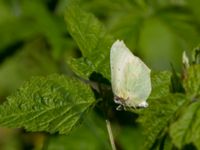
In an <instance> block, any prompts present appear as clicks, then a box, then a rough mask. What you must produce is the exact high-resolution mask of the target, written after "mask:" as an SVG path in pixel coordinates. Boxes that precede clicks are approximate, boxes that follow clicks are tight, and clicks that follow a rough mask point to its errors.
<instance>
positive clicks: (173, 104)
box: [139, 94, 185, 149]
mask: <svg viewBox="0 0 200 150" xmlns="http://www.w3.org/2000/svg"><path fill="white" fill-rule="evenodd" d="M184 101H185V96H184V95H182V94H169V95H167V96H164V97H160V98H157V99H149V107H148V108H147V109H145V110H144V111H142V112H141V116H140V118H139V122H140V123H141V124H142V126H143V128H144V132H145V136H146V140H145V143H144V149H150V148H152V146H153V144H154V143H155V141H156V140H157V139H159V136H161V133H162V132H163V131H164V129H165V128H166V127H167V125H168V123H169V122H170V121H171V120H172V119H173V117H174V115H175V114H176V111H177V110H178V109H179V107H180V106H182V104H183V103H184Z"/></svg>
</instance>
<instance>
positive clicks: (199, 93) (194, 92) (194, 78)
mask: <svg viewBox="0 0 200 150" xmlns="http://www.w3.org/2000/svg"><path fill="white" fill-rule="evenodd" d="M184 87H185V90H186V92H187V94H188V95H189V96H190V98H192V99H193V100H195V99H196V98H199V97H200V65H193V66H191V67H190V68H188V70H187V75H186V79H185V80H184Z"/></svg>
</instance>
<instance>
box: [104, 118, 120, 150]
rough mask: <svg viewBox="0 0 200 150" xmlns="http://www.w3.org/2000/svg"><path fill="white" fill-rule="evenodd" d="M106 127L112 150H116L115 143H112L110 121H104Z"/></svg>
mask: <svg viewBox="0 0 200 150" xmlns="http://www.w3.org/2000/svg"><path fill="white" fill-rule="evenodd" d="M106 127H107V130H108V135H109V139H110V144H111V147H112V150H117V149H116V146H115V141H114V138H113V133H112V129H111V125H110V121H109V120H108V119H106Z"/></svg>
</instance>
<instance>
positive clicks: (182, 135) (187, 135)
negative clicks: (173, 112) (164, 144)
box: [170, 99, 200, 149]
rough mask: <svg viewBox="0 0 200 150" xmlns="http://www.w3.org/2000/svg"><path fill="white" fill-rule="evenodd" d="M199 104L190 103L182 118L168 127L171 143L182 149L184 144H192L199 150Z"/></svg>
mask: <svg viewBox="0 0 200 150" xmlns="http://www.w3.org/2000/svg"><path fill="white" fill-rule="evenodd" d="M199 117H200V103H199V99H198V101H197V102H194V103H192V104H191V105H190V106H189V107H187V108H186V109H185V110H184V112H183V114H182V116H181V117H180V118H179V119H178V120H177V121H176V122H174V123H173V124H172V125H171V126H170V136H171V138H172V140H173V143H174V144H175V145H176V146H177V147H178V148H182V147H183V146H184V145H186V144H194V145H195V146H196V147H197V149H200V143H199V141H200V126H199V124H200V119H199Z"/></svg>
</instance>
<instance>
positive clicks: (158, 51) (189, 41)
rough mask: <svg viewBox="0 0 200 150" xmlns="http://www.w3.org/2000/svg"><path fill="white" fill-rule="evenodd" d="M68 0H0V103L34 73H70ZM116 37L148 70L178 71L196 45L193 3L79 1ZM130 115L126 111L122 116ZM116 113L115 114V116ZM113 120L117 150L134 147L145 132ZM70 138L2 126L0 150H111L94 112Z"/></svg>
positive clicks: (73, 53)
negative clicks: (141, 60) (66, 17)
mask: <svg viewBox="0 0 200 150" xmlns="http://www.w3.org/2000/svg"><path fill="white" fill-rule="evenodd" d="M68 1H69V0H34V1H33V0H32V1H28V0H0V103H2V102H3V101H5V100H6V97H7V96H8V95H10V94H11V93H12V92H14V91H15V90H16V89H17V88H19V86H20V85H21V84H22V83H23V82H24V81H26V80H28V79H30V78H31V77H32V76H36V75H43V76H45V75H48V74H51V73H62V74H71V71H70V68H69V67H68V66H67V63H66V62H67V60H68V58H70V57H80V56H81V53H80V51H79V49H78V47H77V45H76V43H75V42H74V41H73V39H72V38H71V36H70V35H69V33H68V31H67V29H66V26H65V22H64V12H65V7H66V6H67V4H68ZM80 5H81V7H83V8H84V9H85V10H86V11H88V12H91V13H93V14H94V15H95V16H96V17H97V18H98V19H99V20H100V21H101V22H102V23H103V24H104V25H105V27H106V29H107V31H108V32H110V34H111V35H113V36H114V37H115V38H116V39H122V40H124V41H125V43H126V44H127V46H128V47H129V48H130V49H131V50H132V51H133V52H134V54H136V55H138V56H139V57H141V58H142V59H143V60H144V61H145V62H146V63H147V64H148V66H149V67H150V68H152V70H153V71H160V70H170V69H171V67H170V63H171V64H173V66H174V67H175V68H176V70H177V71H180V70H181V57H182V52H183V51H186V52H187V53H188V54H189V55H190V51H191V50H192V49H193V48H195V47H196V46H198V44H199V43H200V9H199V6H200V1H199V0H192V1H189V0H123V1H122V0H81V1H80ZM125 115H127V116H128V115H130V114H125ZM119 118H120V114H119ZM123 118H124V116H123V115H121V120H120V121H119V123H116V125H115V124H114V130H115V134H116V136H117V137H118V139H116V141H117V144H118V147H121V148H122V149H133V148H135V149H139V147H140V146H141V145H142V139H143V136H142V135H141V133H140V129H139V128H140V127H139V126H138V125H137V124H136V123H135V121H134V119H135V118H136V116H134V115H133V116H129V117H127V119H129V120H125V119H124V120H123ZM86 120H87V121H84V125H83V126H82V127H81V128H79V129H78V130H75V131H74V132H73V133H71V134H70V135H68V136H58V135H48V134H46V133H45V134H44V133H27V132H26V131H24V130H23V129H6V128H0V150H42V149H43V150H44V149H48V150H64V149H70V150H73V149H75V150H76V149H81V150H94V149H95V150H98V149H99V150H102V149H110V146H109V143H108V136H107V133H106V128H105V123H104V121H103V120H102V119H101V117H99V116H97V115H95V113H93V114H92V115H91V116H89V117H88V119H86Z"/></svg>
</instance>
